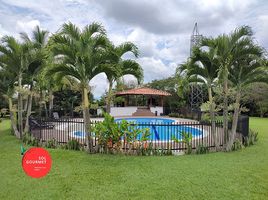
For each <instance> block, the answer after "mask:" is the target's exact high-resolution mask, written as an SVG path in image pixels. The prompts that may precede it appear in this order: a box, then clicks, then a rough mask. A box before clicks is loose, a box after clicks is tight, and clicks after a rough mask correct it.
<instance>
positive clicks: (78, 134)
mask: <svg viewBox="0 0 268 200" xmlns="http://www.w3.org/2000/svg"><path fill="white" fill-rule="evenodd" d="M122 120H126V121H127V122H129V123H131V124H133V125H135V128H138V129H143V128H148V129H149V131H150V136H149V138H148V139H149V140H151V141H154V142H166V141H171V140H173V139H174V137H175V138H176V139H178V140H181V139H182V136H181V133H182V132H183V131H184V132H187V133H191V134H192V137H193V139H195V138H199V137H202V136H205V134H206V132H205V131H203V130H202V128H200V127H198V126H190V125H187V124H180V123H179V124H178V123H176V121H175V120H174V119H167V118H120V119H115V122H117V123H120V122H121V121H122ZM80 128H81V127H80ZM83 130H84V129H76V130H74V131H72V132H71V133H70V136H71V137H73V138H77V139H83V138H85V136H86V135H85V132H84V131H83ZM93 135H94V133H93ZM141 136H142V135H138V136H137V139H138V140H139V139H140V138H141Z"/></svg>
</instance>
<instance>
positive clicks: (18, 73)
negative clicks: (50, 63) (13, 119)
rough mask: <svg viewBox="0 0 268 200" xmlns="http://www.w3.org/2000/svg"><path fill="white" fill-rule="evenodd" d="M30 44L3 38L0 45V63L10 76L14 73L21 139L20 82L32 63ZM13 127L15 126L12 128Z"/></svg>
mask: <svg viewBox="0 0 268 200" xmlns="http://www.w3.org/2000/svg"><path fill="white" fill-rule="evenodd" d="M33 54H34V52H33V49H32V44H31V43H28V42H25V43H19V42H18V41H17V40H16V39H15V38H14V37H11V36H4V37H3V38H2V39H1V44H0V63H1V65H2V66H3V67H4V68H5V69H6V70H7V71H8V72H10V73H11V74H12V73H14V74H15V77H16V82H14V83H13V84H15V83H17V85H18V125H19V137H20V138H21V137H22V131H23V124H22V81H23V75H24V72H25V71H26V70H27V68H28V66H29V65H30V64H31V63H32V61H33ZM14 127H15V126H14Z"/></svg>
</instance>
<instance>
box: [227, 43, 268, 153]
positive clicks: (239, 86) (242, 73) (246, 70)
mask: <svg viewBox="0 0 268 200" xmlns="http://www.w3.org/2000/svg"><path fill="white" fill-rule="evenodd" d="M247 48H250V49H251V54H250V55H248V56H244V57H243V58H242V59H240V60H239V62H236V63H234V65H233V66H232V67H231V68H230V74H229V79H230V81H231V86H232V87H233V88H234V89H235V92H236V94H235V102H234V105H233V107H234V114H233V120H232V129H231V134H230V138H229V141H228V144H227V147H226V150H227V151H230V150H231V149H232V145H233V142H234V139H235V135H236V129H237V122H238V116H239V114H240V112H241V104H240V101H241V94H242V90H243V89H245V88H246V87H247V86H248V85H250V84H252V83H260V82H264V83H268V68H267V66H265V65H263V64H264V62H263V61H262V60H261V59H260V58H261V56H262V54H263V50H262V48H261V47H259V46H258V45H256V44H254V43H253V42H252V41H251V42H249V44H248V47H247Z"/></svg>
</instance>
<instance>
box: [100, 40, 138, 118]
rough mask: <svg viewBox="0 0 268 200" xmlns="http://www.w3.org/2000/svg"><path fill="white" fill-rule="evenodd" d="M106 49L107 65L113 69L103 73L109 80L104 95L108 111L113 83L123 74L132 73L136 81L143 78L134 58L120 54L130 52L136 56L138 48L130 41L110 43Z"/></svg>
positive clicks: (108, 110)
mask: <svg viewBox="0 0 268 200" xmlns="http://www.w3.org/2000/svg"><path fill="white" fill-rule="evenodd" d="M107 49H108V54H109V60H108V65H110V68H112V69H113V70H110V71H107V72H106V73H105V74H106V76H107V79H108V82H109V88H108V92H107V97H106V106H107V107H106V108H107V110H106V112H107V113H110V110H111V100H112V96H113V92H112V88H113V84H114V83H115V82H117V81H118V80H119V79H120V78H121V77H122V76H124V75H128V74H129V75H133V76H134V77H136V78H137V80H138V83H140V82H141V80H142V78H143V69H142V68H141V66H140V65H139V64H138V63H137V62H136V61H134V60H131V59H127V60H123V59H122V56H123V55H125V54H126V53H132V54H134V56H135V57H138V48H137V47H136V45H134V44H133V43H131V42H125V43H123V44H120V45H118V46H114V45H113V44H110V45H109V47H108V48H107Z"/></svg>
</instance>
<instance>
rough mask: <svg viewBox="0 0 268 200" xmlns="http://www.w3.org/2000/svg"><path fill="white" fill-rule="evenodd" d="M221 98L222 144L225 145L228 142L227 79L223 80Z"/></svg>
mask: <svg viewBox="0 0 268 200" xmlns="http://www.w3.org/2000/svg"><path fill="white" fill-rule="evenodd" d="M226 76H227V75H226ZM223 98H224V99H223V133H224V143H225V144H227V142H228V140H229V134H228V77H225V78H224V83H223Z"/></svg>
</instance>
